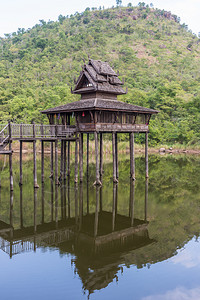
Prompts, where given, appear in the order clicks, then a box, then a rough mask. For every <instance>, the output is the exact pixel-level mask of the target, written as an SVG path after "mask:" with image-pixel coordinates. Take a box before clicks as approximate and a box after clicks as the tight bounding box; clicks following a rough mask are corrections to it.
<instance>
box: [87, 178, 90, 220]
mask: <svg viewBox="0 0 200 300" xmlns="http://www.w3.org/2000/svg"><path fill="white" fill-rule="evenodd" d="M89 213H90V193H89V180H87V214H88V215H89Z"/></svg>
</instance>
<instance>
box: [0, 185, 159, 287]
mask: <svg viewBox="0 0 200 300" xmlns="http://www.w3.org/2000/svg"><path fill="white" fill-rule="evenodd" d="M50 189H51V193H50V194H48V198H49V199H48V201H49V202H48V204H49V205H48V210H49V211H48V213H49V222H45V214H47V211H46V208H45V201H46V198H47V197H46V193H45V186H44V185H42V189H41V203H39V202H40V201H39V192H38V189H35V190H34V205H33V220H32V223H33V224H32V226H25V225H24V223H25V222H24V219H25V218H26V216H25V213H24V210H23V203H24V202H25V201H23V190H22V186H20V213H19V215H20V222H19V226H18V228H15V226H13V213H14V209H13V192H11V193H10V222H8V223H6V222H3V221H0V248H1V249H2V250H3V251H4V252H6V253H7V254H9V255H10V257H12V256H13V255H16V254H20V253H22V252H27V251H36V249H37V248H39V247H54V246H56V247H57V248H59V249H60V252H61V253H71V254H73V255H74V256H75V258H74V259H73V260H72V264H73V265H74V272H75V273H77V274H78V275H79V276H80V278H81V280H82V283H83V288H84V289H85V290H88V292H89V293H92V292H93V291H94V290H96V289H101V288H103V287H105V286H107V285H108V284H109V283H110V282H112V281H113V280H114V278H117V273H118V271H119V270H120V269H121V265H123V264H124V256H125V255H126V253H128V252H130V251H134V250H135V249H138V248H141V247H145V246H147V245H149V244H151V243H152V242H154V240H153V239H150V238H149V234H148V221H147V203H148V180H146V182H145V201H144V218H143V219H138V218H135V216H134V202H135V182H134V181H133V180H131V181H130V199H129V207H128V212H127V214H126V215H122V214H120V212H118V185H116V184H113V197H112V205H111V206H112V207H110V209H109V211H107V210H104V201H103V200H105V199H103V192H102V188H101V187H98V186H97V187H95V188H94V189H95V199H94V198H93V197H91V194H90V191H89V185H88V182H87V186H85V185H83V184H81V185H79V186H76V185H75V186H74V185H73V187H71V186H70V180H68V181H67V182H66V185H63V186H61V187H58V186H57V185H54V183H53V181H51V187H50ZM49 195H50V197H49ZM90 200H91V201H90ZM92 200H93V201H92ZM94 200H95V205H94ZM91 202H92V203H93V210H92V209H91ZM49 206H50V207H49ZM84 208H85V209H84ZM40 209H41V214H40V215H41V219H40V222H39V221H38V211H39V210H40ZM135 264H137V262H135Z"/></svg>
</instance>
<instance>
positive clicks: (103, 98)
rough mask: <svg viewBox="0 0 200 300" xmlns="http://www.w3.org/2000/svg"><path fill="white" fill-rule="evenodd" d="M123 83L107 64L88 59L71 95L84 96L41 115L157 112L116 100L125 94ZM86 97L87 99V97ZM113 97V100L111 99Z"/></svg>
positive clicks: (45, 111)
mask: <svg viewBox="0 0 200 300" xmlns="http://www.w3.org/2000/svg"><path fill="white" fill-rule="evenodd" d="M122 85H123V83H122V82H121V80H120V79H119V78H118V75H117V74H116V73H115V71H114V70H113V69H112V68H111V67H110V66H109V64H108V63H107V62H102V61H100V60H93V59H90V60H89V63H88V64H84V66H83V69H82V71H81V73H80V76H79V78H78V80H77V82H76V86H75V88H74V90H73V91H72V93H75V94H84V97H83V95H82V99H81V101H76V102H72V103H68V104H65V105H61V106H57V107H54V108H49V109H47V110H44V111H42V113H46V114H53V113H64V112H73V111H83V110H108V111H124V112H131V113H132V112H134V113H146V114H155V113H158V111H157V110H154V109H150V108H145V107H141V106H137V105H132V104H129V103H124V102H121V101H118V100H116V99H117V95H121V94H125V91H124V90H123V88H122ZM87 95H88V97H87ZM112 96H113V98H112Z"/></svg>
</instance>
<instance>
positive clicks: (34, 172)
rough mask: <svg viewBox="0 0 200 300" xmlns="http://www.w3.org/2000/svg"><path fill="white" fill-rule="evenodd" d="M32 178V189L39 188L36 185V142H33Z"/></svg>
mask: <svg viewBox="0 0 200 300" xmlns="http://www.w3.org/2000/svg"><path fill="white" fill-rule="evenodd" d="M33 138H35V123H34V122H33ZM33 176H34V188H39V185H38V183H37V161H36V140H33Z"/></svg>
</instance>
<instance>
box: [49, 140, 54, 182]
mask: <svg viewBox="0 0 200 300" xmlns="http://www.w3.org/2000/svg"><path fill="white" fill-rule="evenodd" d="M53 148H54V147H53V142H51V174H50V176H49V177H50V178H53V156H54V155H53Z"/></svg>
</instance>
